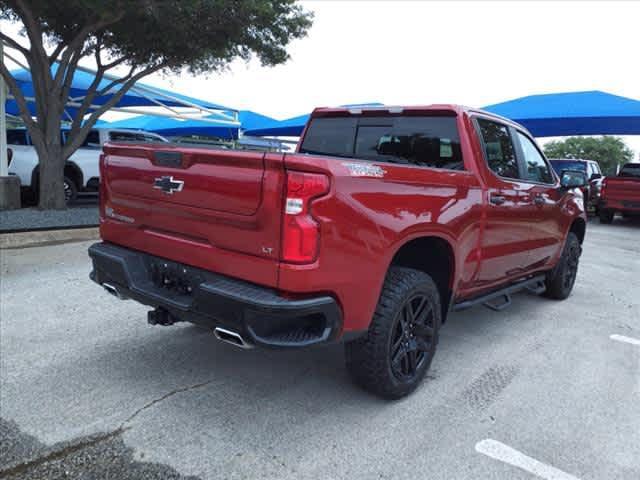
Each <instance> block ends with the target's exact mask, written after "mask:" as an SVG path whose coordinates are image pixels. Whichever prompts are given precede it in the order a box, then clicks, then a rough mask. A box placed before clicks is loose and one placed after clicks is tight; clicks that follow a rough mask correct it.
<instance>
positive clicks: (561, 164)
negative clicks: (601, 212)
mask: <svg viewBox="0 0 640 480" xmlns="http://www.w3.org/2000/svg"><path fill="white" fill-rule="evenodd" d="M549 162H551V166H552V167H553V169H554V170H555V171H556V173H557V174H558V175H562V172H563V171H565V170H579V171H582V172H584V174H585V175H586V177H587V179H588V182H587V184H586V185H585V186H584V187H583V189H582V193H583V194H584V198H585V199H586V201H587V207H590V208H593V209H594V210H595V211H596V213H597V211H598V203H599V201H600V189H601V188H602V181H603V180H604V177H603V176H602V170H600V164H599V163H598V162H596V161H595V160H583V159H580V158H551V159H549Z"/></svg>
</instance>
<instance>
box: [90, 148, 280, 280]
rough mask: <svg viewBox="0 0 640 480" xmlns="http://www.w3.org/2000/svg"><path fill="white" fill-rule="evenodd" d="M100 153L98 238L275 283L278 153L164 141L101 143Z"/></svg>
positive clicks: (204, 266) (202, 266)
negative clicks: (224, 148)
mask: <svg viewBox="0 0 640 480" xmlns="http://www.w3.org/2000/svg"><path fill="white" fill-rule="evenodd" d="M104 151H105V155H104V157H103V159H102V162H101V169H102V171H101V174H102V175H101V176H102V195H103V200H102V205H103V207H104V208H103V211H102V212H101V217H102V218H101V235H102V237H103V239H104V240H105V241H110V242H113V243H116V244H120V245H124V246H128V247H130V248H134V249H139V250H143V251H146V252H149V253H152V254H154V255H157V256H160V257H164V258H168V259H171V260H175V261H178V262H183V263H186V264H189V265H192V266H195V267H200V268H204V269H207V270H212V271H216V272H219V273H223V274H224V273H227V274H230V273H231V272H232V273H233V275H234V276H236V277H238V278H244V279H245V280H248V281H252V282H255V283H261V284H265V285H268V286H275V285H276V284H277V276H278V257H279V253H280V230H281V212H282V191H283V182H284V163H283V158H282V155H281V154H265V153H263V152H238V151H226V150H219V149H210V148H192V147H179V146H169V147H168V146H165V145H162V146H158V145H155V146H154V145H107V146H105V148H104ZM245 264H246V268H245V267H244V265H245Z"/></svg>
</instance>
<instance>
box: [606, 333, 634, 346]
mask: <svg viewBox="0 0 640 480" xmlns="http://www.w3.org/2000/svg"><path fill="white" fill-rule="evenodd" d="M609 338H610V339H611V340H615V341H617V342H624V343H630V344H631V345H638V346H640V340H638V339H637V338H631V337H625V336H624V335H611V336H610V337H609Z"/></svg>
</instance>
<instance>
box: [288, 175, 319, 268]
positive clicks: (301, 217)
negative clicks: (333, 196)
mask: <svg viewBox="0 0 640 480" xmlns="http://www.w3.org/2000/svg"><path fill="white" fill-rule="evenodd" d="M328 191H329V178H327V176H326V175H322V174H319V173H307V172H296V171H291V170H290V171H288V172H287V196H286V200H285V210H284V219H283V227H282V260H283V261H285V262H291V263H311V262H313V261H314V260H315V259H316V257H317V256H318V246H319V244H320V227H319V225H318V223H317V222H316V221H315V219H314V218H313V216H312V215H311V210H310V206H311V203H312V200H313V199H314V198H316V197H319V196H321V195H324V194H325V193H327V192H328Z"/></svg>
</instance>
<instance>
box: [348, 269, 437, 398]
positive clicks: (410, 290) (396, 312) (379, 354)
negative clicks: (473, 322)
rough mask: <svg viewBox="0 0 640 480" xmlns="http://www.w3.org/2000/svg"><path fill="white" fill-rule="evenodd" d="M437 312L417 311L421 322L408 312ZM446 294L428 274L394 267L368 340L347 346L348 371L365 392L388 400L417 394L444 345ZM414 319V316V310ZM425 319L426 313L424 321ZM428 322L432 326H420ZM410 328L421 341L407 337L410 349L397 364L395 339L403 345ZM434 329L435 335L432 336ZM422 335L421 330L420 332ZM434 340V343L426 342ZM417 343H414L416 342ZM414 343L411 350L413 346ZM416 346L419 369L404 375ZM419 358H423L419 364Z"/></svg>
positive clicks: (353, 342) (390, 272)
mask: <svg viewBox="0 0 640 480" xmlns="http://www.w3.org/2000/svg"><path fill="white" fill-rule="evenodd" d="M422 299H424V301H425V306H424V308H425V309H426V308H427V303H428V304H429V305H428V307H429V308H430V309H431V311H430V312H432V313H428V314H424V311H423V310H420V311H416V312H414V313H415V316H413V317H412V318H414V319H417V318H419V319H421V320H416V321H415V323H411V322H407V321H406V320H407V317H406V316H405V315H407V312H406V310H405V309H406V308H409V309H417V308H419V307H418V306H416V305H422V303H420V302H422ZM440 305H441V301H440V293H439V291H438V287H437V286H436V284H435V282H434V281H433V279H432V278H431V277H430V276H429V275H427V274H426V273H424V272H421V271H418V270H413V269H411V268H403V267H391V268H390V269H389V272H388V273H387V276H386V278H385V282H384V285H383V287H382V293H381V295H380V299H379V300H378V306H377V308H376V311H375V313H374V315H373V320H372V321H371V325H370V327H369V330H368V332H367V335H366V336H365V337H362V338H359V339H357V340H354V341H351V342H348V343H346V344H345V358H346V364H347V370H348V371H349V373H350V375H351V377H352V378H353V380H354V381H355V383H357V384H358V385H360V386H361V387H363V388H364V389H365V390H367V391H369V392H372V393H374V394H376V395H379V396H381V397H383V398H387V399H398V398H402V397H404V396H406V395H408V394H410V393H411V392H413V391H414V390H415V389H416V388H417V386H418V385H420V383H421V381H422V380H423V378H424V376H425V374H426V373H427V370H428V369H429V366H430V365H431V361H432V360H433V356H434V354H435V350H436V345H437V343H438V331H439V328H440V324H441V321H442V309H441V306H440ZM408 315H412V313H411V310H409V313H408ZM421 315H425V317H424V318H422V316H421ZM421 322H424V326H423V327H426V328H421V327H416V326H415V325H416V324H418V323H420V325H421V326H422V323H421ZM404 325H411V326H412V327H411V328H413V329H414V330H410V331H411V332H413V333H414V334H415V335H416V336H418V335H420V338H414V339H413V340H412V339H411V338H408V337H413V336H414V335H413V334H411V333H410V334H408V335H407V340H408V341H407V343H406V345H407V346H406V350H405V347H402V349H403V352H399V350H396V351H397V352H398V353H402V354H403V355H406V357H403V361H402V362H400V364H399V363H398V362H392V356H393V357H394V358H397V357H396V356H395V355H393V352H392V348H393V347H394V345H392V341H393V342H394V343H395V344H397V342H398V341H400V342H401V343H402V342H403V340H402V338H404V337H403V333H402V332H404V331H405V330H404V329H403V328H404ZM426 330H429V333H427V332H426ZM416 332H420V333H419V334H418V333H416ZM427 338H429V341H427V340H426V339H427ZM411 342H414V343H411ZM410 345H411V346H410ZM412 348H415V349H416V350H415V352H416V355H418V357H415V356H414V357H413V359H414V360H413V362H412V363H413V365H414V369H415V374H414V375H409V374H407V376H406V377H405V376H402V375H399V373H400V372H398V371H399V370H401V369H402V368H403V367H404V366H406V367H407V370H409V365H411V363H410V362H411V360H410V358H409V355H410V353H411V351H413V350H412ZM416 358H420V360H419V361H416Z"/></svg>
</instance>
